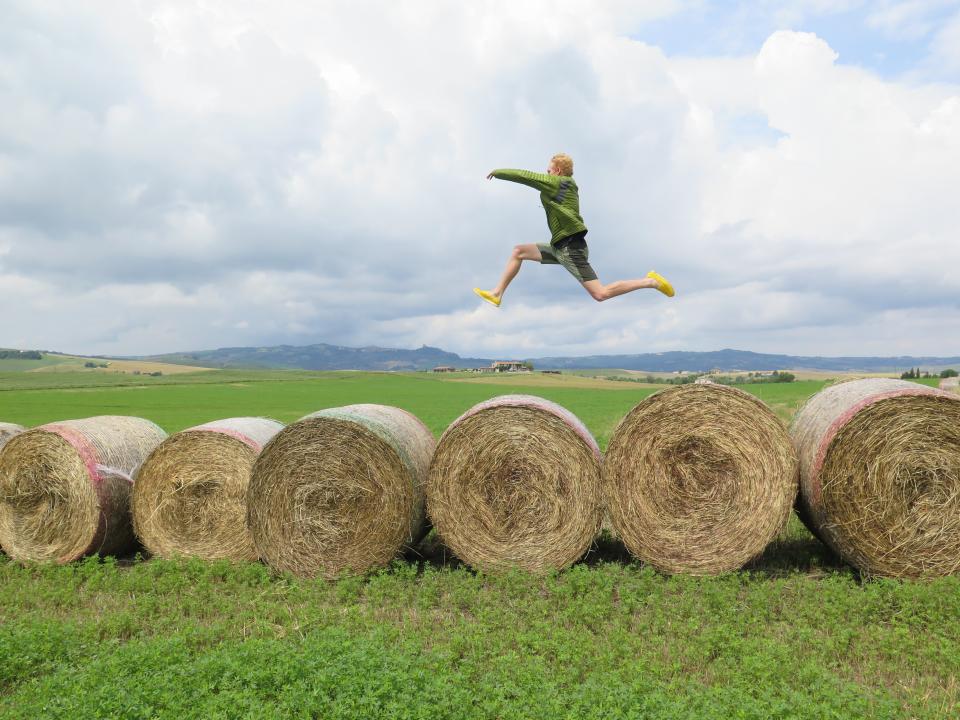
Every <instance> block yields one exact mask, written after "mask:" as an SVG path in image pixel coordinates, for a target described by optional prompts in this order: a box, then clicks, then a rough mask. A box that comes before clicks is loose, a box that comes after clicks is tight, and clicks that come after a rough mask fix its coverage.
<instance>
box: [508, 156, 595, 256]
mask: <svg viewBox="0 0 960 720" xmlns="http://www.w3.org/2000/svg"><path fill="white" fill-rule="evenodd" d="M490 174H491V175H493V176H494V177H495V178H498V179H500V180H509V181H510V182H516V183H520V184H521V185H529V186H530V187H532V188H534V189H536V190H539V191H540V202H541V203H543V209H544V211H545V212H546V213H547V225H548V226H549V227H550V242H551V244H553V243H556V242H557V241H558V240H562V239H563V238H565V237H570V236H571V235H576V234H577V233H579V232H585V231H586V229H587V226H586V225H584V224H583V218H582V217H580V194H579V190H578V189H577V183H576V181H575V180H574V179H573V178H572V177H570V176H569V175H548V174H547V173H536V172H531V171H529V170H494V171H493V172H492V173H490Z"/></svg>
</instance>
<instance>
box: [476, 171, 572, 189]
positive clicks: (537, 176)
mask: <svg viewBox="0 0 960 720" xmlns="http://www.w3.org/2000/svg"><path fill="white" fill-rule="evenodd" d="M490 178H497V179H498V180H509V181H510V182H515V183H520V184H521V185H529V186H530V187H532V188H534V189H535V190H539V191H540V192H556V191H557V189H558V188H559V187H560V181H561V180H563V179H564V178H563V177H562V176H560V175H548V174H547V173H537V172H531V171H530V170H506V169H502V170H492V171H491V172H490V174H489V175H487V180H489V179H490Z"/></svg>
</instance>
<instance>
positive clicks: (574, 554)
mask: <svg viewBox="0 0 960 720" xmlns="http://www.w3.org/2000/svg"><path fill="white" fill-rule="evenodd" d="M600 461H601V458H600V449H599V448H598V447H597V443H596V441H595V440H594V439H593V436H592V435H591V434H590V432H589V431H588V430H587V428H586V427H585V426H584V425H583V423H581V422H580V420H578V419H577V417H576V416H575V415H573V413H571V412H570V411H568V410H566V409H564V408H562V407H561V406H559V405H557V404H556V403H552V402H550V401H549V400H544V399H543V398H539V397H534V396H532V395H503V396H500V397H496V398H493V399H492V400H488V401H486V402H482V403H480V404H478V405H475V406H474V407H472V408H471V409H470V410H468V411H467V412H466V413H464V414H463V415H461V416H460V417H459V418H458V419H457V420H455V421H454V422H453V424H452V425H450V427H449V428H447V430H446V432H444V433H443V436H442V437H441V438H440V441H439V443H438V444H437V450H436V452H435V453H434V456H433V462H432V463H431V465H430V475H429V479H428V481H427V513H428V515H429V516H430V519H431V521H432V522H433V526H434V527H435V528H436V530H437V533H438V534H439V535H440V538H441V539H442V540H443V542H444V544H445V545H447V547H449V548H450V549H451V550H452V551H453V553H454V554H455V555H456V556H457V557H459V558H460V559H461V560H463V561H464V562H465V563H467V564H469V565H471V566H473V567H475V568H478V569H481V570H484V571H489V572H497V571H502V570H506V569H509V568H521V569H524V570H528V571H530V572H544V571H548V570H552V569H561V568H565V567H567V566H568V565H570V564H571V563H573V562H575V561H576V560H578V559H579V558H581V557H582V556H583V554H584V553H585V552H586V551H587V550H588V549H589V547H590V544H591V543H592V542H593V540H594V539H595V538H596V536H597V534H598V532H599V530H600V522H601V519H602V517H603V508H602V505H601V500H600Z"/></svg>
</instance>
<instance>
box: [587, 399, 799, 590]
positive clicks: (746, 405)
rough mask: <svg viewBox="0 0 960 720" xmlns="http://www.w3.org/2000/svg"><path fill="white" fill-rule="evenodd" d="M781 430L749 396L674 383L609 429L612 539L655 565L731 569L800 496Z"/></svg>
mask: <svg viewBox="0 0 960 720" xmlns="http://www.w3.org/2000/svg"><path fill="white" fill-rule="evenodd" d="M797 469H798V463H797V458H796V454H795V452H794V450H793V448H792V446H791V444H790V438H789V436H788V434H787V430H786V428H785V427H784V426H783V424H782V423H781V422H780V420H779V419H778V418H777V417H776V415H774V413H773V412H772V411H771V410H770V409H769V408H768V407H767V406H766V405H764V404H763V403H762V402H761V401H760V400H758V399H757V398H755V397H754V396H752V395H750V394H748V393H746V392H743V391H741V390H738V389H736V388H731V387H728V386H725V385H719V384H713V383H711V384H700V385H695V384H691V385H681V386H678V387H675V388H671V389H668V390H663V391H661V392H658V393H656V394H654V395H651V396H650V397H648V398H646V399H645V400H643V401H642V402H640V403H639V404H638V405H637V406H636V407H634V408H633V410H631V411H630V412H629V413H628V414H627V415H626V417H624V418H623V420H622V421H621V422H620V424H619V425H618V426H617V428H616V429H615V430H614V433H613V436H612V437H611V439H610V444H609V446H608V447H607V453H606V456H605V458H604V467H603V485H604V495H605V498H606V502H607V508H608V510H609V512H610V518H611V522H612V524H613V527H614V531H615V532H616V533H617V534H618V535H619V536H620V538H621V539H622V540H623V542H624V544H625V545H626V546H627V548H628V549H629V550H630V552H631V553H633V554H634V555H636V556H637V557H639V558H641V559H642V560H644V561H645V562H648V563H650V564H651V565H654V566H655V567H657V568H659V569H661V570H664V571H667V572H674V573H691V574H698V575H705V574H716V573H722V572H727V571H731V570H735V569H737V568H739V567H742V566H743V565H744V564H745V563H746V562H748V561H749V560H751V559H752V558H754V557H755V556H757V555H759V554H760V553H761V552H762V551H763V549H764V548H765V547H766V546H767V545H768V544H769V543H770V542H771V541H772V540H773V539H774V538H775V537H776V536H777V534H778V533H779V532H780V531H781V530H782V529H783V527H784V525H785V524H786V522H787V520H788V518H789V516H790V510H791V508H792V506H793V503H794V500H795V498H796V495H797Z"/></svg>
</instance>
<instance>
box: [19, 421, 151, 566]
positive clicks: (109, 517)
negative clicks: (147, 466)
mask: <svg viewBox="0 0 960 720" xmlns="http://www.w3.org/2000/svg"><path fill="white" fill-rule="evenodd" d="M165 435H166V434H165V433H164V432H163V430H161V429H160V428H159V427H157V426H156V425H155V424H154V423H151V422H149V421H147V420H142V419H140V418H130V417H122V416H101V417H95V418H88V419H85V420H67V421H64V422H60V423H51V424H49V425H44V426H41V427H39V428H34V429H33V430H28V431H26V432H23V433H21V434H19V435H17V436H16V437H14V438H13V439H12V440H10V441H9V442H8V443H7V444H6V446H5V447H4V448H3V449H2V451H0V545H3V547H4V548H5V549H6V551H7V552H8V553H9V554H10V556H11V557H14V558H15V559H17V560H21V561H38V562H51V561H52V562H69V561H71V560H76V559H78V558H80V557H83V556H84V555H89V554H94V553H101V554H110V553H116V552H122V551H123V550H126V549H127V548H128V547H129V546H130V544H131V542H132V541H133V533H132V529H131V527H130V514H129V496H130V474H131V473H132V472H133V470H134V469H135V468H136V467H137V466H138V465H139V464H140V463H141V462H142V461H143V459H144V458H145V457H146V456H147V454H148V453H149V452H150V451H151V450H152V449H153V448H154V447H155V446H156V445H157V444H159V443H160V442H161V441H162V440H163V438H164V437H165Z"/></svg>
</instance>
